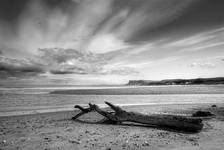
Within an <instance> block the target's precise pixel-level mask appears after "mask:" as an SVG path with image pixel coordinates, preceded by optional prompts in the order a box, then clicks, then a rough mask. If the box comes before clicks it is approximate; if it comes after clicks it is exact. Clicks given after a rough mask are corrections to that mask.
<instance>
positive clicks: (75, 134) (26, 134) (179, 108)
mask: <svg viewBox="0 0 224 150" xmlns="http://www.w3.org/2000/svg"><path fill="white" fill-rule="evenodd" d="M223 106H224V105H220V104H219V105H218V107H216V108H212V107H211V104H204V105H202V104H200V105H196V104H195V105H164V106H162V105H157V106H131V107H126V108H124V109H127V110H131V111H138V112H142V113H153V112H162V113H164V112H165V113H175V114H176V113H177V114H191V113H192V112H193V111H196V110H198V109H206V110H209V111H211V112H213V113H214V114H216V117H214V118H212V119H207V120H204V121H203V122H204V128H203V130H202V131H201V132H199V133H195V134H190V133H181V132H176V131H168V130H164V129H157V128H152V127H143V126H130V125H105V124H87V123H81V122H76V121H72V120H71V117H72V116H73V115H74V114H76V113H77V111H74V112H56V113H45V114H35V115H24V116H10V117H0V149H6V150H12V149H21V150H30V149H35V150H59V149H62V150H72V149H74V150H79V149H81V150H82V149H86V150H87V149H88V150H89V149H91V150H99V149H103V150H124V149H127V150H132V149H133V150H136V149H139V150H142V149H147V150H148V149H150V150H157V149H176V150H191V149H193V150H199V149H200V150H223V149H224V107H223ZM100 117H101V116H98V115H96V113H91V114H89V115H86V116H84V117H83V118H82V119H85V120H88V119H90V118H91V120H94V119H95V120H97V119H99V118H100Z"/></svg>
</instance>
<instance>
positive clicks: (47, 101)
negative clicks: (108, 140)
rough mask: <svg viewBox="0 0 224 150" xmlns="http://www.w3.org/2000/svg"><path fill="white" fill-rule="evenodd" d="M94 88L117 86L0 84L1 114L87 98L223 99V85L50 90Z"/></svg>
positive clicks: (124, 101)
mask: <svg viewBox="0 0 224 150" xmlns="http://www.w3.org/2000/svg"><path fill="white" fill-rule="evenodd" d="M93 88H94V89H99V88H100V89H105V88H116V87H52V88H51V87H48V88H37V87H36V88H0V116H8V115H20V114H33V113H42V112H54V111H64V110H73V109H74V108H73V106H74V105H76V104H81V105H86V104H88V103H89V102H92V103H96V104H100V105H101V106H105V105H104V104H103V103H104V101H110V102H112V103H114V104H118V105H121V106H124V105H157V104H195V103H224V85H212V86H211V85H210V86H207V85H203V86H151V87H128V88H127V87H119V88H122V89H123V90H130V88H131V90H132V91H133V92H134V94H133V93H132V95H116V93H113V95H65V94H49V93H50V92H51V91H54V90H66V89H86V90H88V89H93ZM133 89H134V90H133ZM142 91H156V93H157V94H155V93H154V94H150V92H149V94H145V95H139V94H138V92H141V93H142ZM170 91H171V92H170ZM174 91H175V92H174ZM158 93H159V94H158Z"/></svg>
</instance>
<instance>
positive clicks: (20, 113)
mask: <svg viewBox="0 0 224 150" xmlns="http://www.w3.org/2000/svg"><path fill="white" fill-rule="evenodd" d="M212 104H214V103H211V102H207V103H206V102H203V103H193V102H192V103H189V102H181V103H180V102H179V103H178V102H177V103H174V102H167V103H159V104H158V103H128V104H116V105H117V106H120V107H124V108H125V107H126V108H128V107H141V106H149V107H151V106H155V107H158V106H164V105H182V106H183V105H188V106H192V105H197V106H203V105H206V106H207V105H212ZM215 104H217V105H222V104H224V102H223V103H220V102H216V103H215ZM78 105H80V106H84V107H85V106H87V104H78ZM97 105H98V106H100V107H101V108H108V106H107V105H106V104H103V103H102V104H97ZM73 111H77V109H74V108H73V107H71V108H52V109H42V110H28V111H10V112H0V118H1V117H11V116H26V115H38V114H48V113H59V112H62V113H63V112H73Z"/></svg>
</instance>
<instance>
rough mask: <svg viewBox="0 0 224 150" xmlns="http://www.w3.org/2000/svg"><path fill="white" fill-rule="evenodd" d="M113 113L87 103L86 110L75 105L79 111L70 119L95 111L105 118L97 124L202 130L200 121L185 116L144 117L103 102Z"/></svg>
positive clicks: (156, 115)
mask: <svg viewBox="0 0 224 150" xmlns="http://www.w3.org/2000/svg"><path fill="white" fill-rule="evenodd" d="M105 103H106V104H107V105H108V106H109V107H110V108H111V109H112V110H114V112H108V111H105V110H103V109H101V108H99V106H97V105H95V104H91V103H89V107H88V108H83V107H81V106H79V105H76V106H75V108H78V109H80V110H81V112H80V113H78V114H77V115H76V116H74V117H73V118H72V119H73V120H76V119H78V118H79V117H80V116H82V115H84V114H86V113H89V112H92V111H96V112H97V113H99V114H101V115H102V116H104V117H105V119H103V120H100V121H99V122H98V123H111V124H121V123H123V122H134V123H140V124H144V125H149V126H156V127H160V128H169V129H175V130H180V131H186V132H198V131H200V130H201V129H202V128H203V123H202V119H200V118H194V117H187V116H177V115H165V114H155V115H146V114H141V113H137V112H127V111H125V110H123V109H122V108H120V107H118V106H115V105H113V104H111V103H109V102H105Z"/></svg>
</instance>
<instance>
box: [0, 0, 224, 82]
mask: <svg viewBox="0 0 224 150" xmlns="http://www.w3.org/2000/svg"><path fill="white" fill-rule="evenodd" d="M223 14H224V1H222V0H181V1H180V0H169V1H168V0H1V1H0V85H22V84H23V85H26V84H27V85H29V84H39V85H45V84H46V85H48V84H62V85H64V84H71V85H102V84H124V83H127V82H128V81H129V80H162V79H177V78H178V79H180V78H181V79H189V78H208V77H223V76H224V69H223V68H224V16H223Z"/></svg>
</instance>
